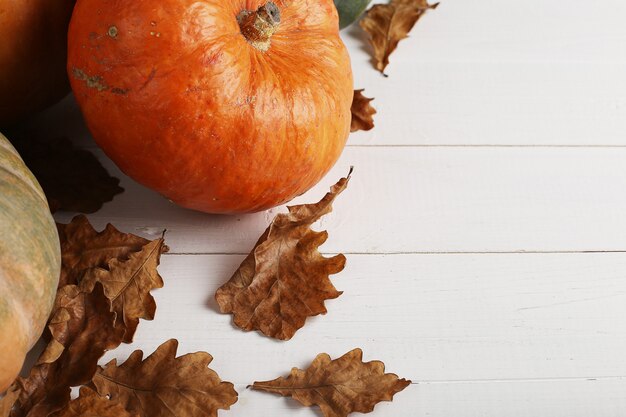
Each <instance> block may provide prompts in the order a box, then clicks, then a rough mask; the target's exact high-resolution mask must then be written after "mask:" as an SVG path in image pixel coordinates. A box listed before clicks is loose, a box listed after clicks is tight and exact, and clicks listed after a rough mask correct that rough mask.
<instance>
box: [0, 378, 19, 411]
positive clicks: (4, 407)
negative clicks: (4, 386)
mask: <svg viewBox="0 0 626 417" xmlns="http://www.w3.org/2000/svg"><path fill="white" fill-rule="evenodd" d="M19 396H20V393H19V391H18V390H17V387H16V386H15V385H13V386H11V387H10V388H9V390H8V391H7V392H6V394H5V395H4V397H2V398H0V417H9V415H10V414H11V409H12V408H13V404H15V402H16V401H17V398H18V397H19Z"/></svg>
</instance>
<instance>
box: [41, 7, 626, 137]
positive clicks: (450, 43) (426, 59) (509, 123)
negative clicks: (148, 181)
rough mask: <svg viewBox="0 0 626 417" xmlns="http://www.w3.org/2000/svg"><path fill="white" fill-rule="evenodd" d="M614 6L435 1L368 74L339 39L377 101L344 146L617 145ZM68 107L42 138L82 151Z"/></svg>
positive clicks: (624, 125)
mask: <svg viewBox="0 0 626 417" xmlns="http://www.w3.org/2000/svg"><path fill="white" fill-rule="evenodd" d="M624 15H626V4H625V3H624V2H620V1H616V0H611V1H603V2H601V3H593V4H590V3H589V2H587V1H583V0H574V1H570V2H568V3H567V4H564V3H563V2H558V1H545V2H537V3H536V4H532V6H529V5H528V4H527V3H524V2H519V1H514V0H481V1H472V2H468V1H454V0H447V1H444V2H442V4H441V5H440V7H439V8H438V9H437V10H436V11H432V12H430V13H428V14H427V16H425V17H424V18H423V19H422V20H421V21H420V22H419V23H418V24H417V26H416V27H415V29H414V31H413V32H412V33H411V37H410V38H409V39H407V40H404V41H402V42H401V43H400V46H399V47H398V50H397V51H396V52H395V53H394V54H393V55H392V56H391V64H390V66H389V69H388V73H389V78H384V77H382V76H381V75H380V74H379V73H378V72H377V71H376V70H375V69H374V68H373V67H372V65H371V64H370V59H371V57H370V53H369V46H367V44H366V41H365V37H364V34H363V33H362V31H361V30H360V29H359V28H358V26H356V25H355V26H353V27H351V28H349V29H347V30H345V31H344V32H342V33H343V38H344V40H345V42H346V44H347V46H348V48H349V51H350V54H351V56H352V61H353V68H354V73H355V87H356V88H365V90H366V95H369V96H373V97H375V98H376V100H375V101H374V105H375V107H376V108H377V109H378V111H379V113H378V115H377V116H376V128H375V129H374V130H372V131H370V132H357V133H355V134H353V135H352V136H351V138H350V140H349V145H350V146H359V145H370V146H386V145H507V146H509V145H522V146H532V145H544V146H545V145H549V146H552V145H555V146H563V145H593V146H597V145H622V146H623V145H626V77H624V76H623V74H625V73H626V54H625V53H624V52H625V51H626V30H624V25H623V21H622V17H623V16H624ZM78 114H79V113H78V111H76V109H75V107H73V102H72V100H67V101H66V102H65V103H63V104H62V105H61V106H59V107H57V108H56V109H53V110H52V111H51V112H50V114H49V115H48V116H47V117H46V116H44V119H47V121H48V125H47V127H46V130H47V131H48V132H49V134H54V135H56V134H69V135H70V136H72V137H74V138H76V139H77V140H79V141H82V143H85V144H89V143H90V141H89V140H88V139H87V138H86V130H84V129H83V128H82V127H81V125H80V123H79V122H78V121H77V116H78Z"/></svg>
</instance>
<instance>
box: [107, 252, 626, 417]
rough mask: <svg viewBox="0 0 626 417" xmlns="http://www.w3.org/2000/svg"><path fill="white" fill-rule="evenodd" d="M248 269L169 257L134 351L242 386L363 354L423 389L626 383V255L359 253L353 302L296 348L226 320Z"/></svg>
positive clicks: (305, 334)
mask: <svg viewBox="0 0 626 417" xmlns="http://www.w3.org/2000/svg"><path fill="white" fill-rule="evenodd" d="M242 259H243V256H239V255H178V256H177V255H166V256H164V257H163V262H162V266H161V267H160V271H161V275H162V276H163V277H164V280H165V287H164V289H162V290H158V291H155V293H154V294H155V298H156V301H157V306H158V312H157V317H156V319H155V320H154V321H153V322H142V323H141V325H140V326H139V331H138V333H137V337H136V343H135V345H136V346H141V347H142V348H143V349H144V350H145V351H146V352H148V351H152V350H153V349H154V348H156V346H158V345H159V344H160V343H161V342H163V341H165V340H166V339H168V338H172V337H176V338H179V339H180V341H181V348H180V349H181V351H182V352H189V351H193V350H206V351H208V352H210V353H211V354H213V355H214V356H215V363H214V366H215V369H216V370H218V371H219V372H220V373H221V374H223V376H224V377H225V378H227V379H229V380H231V381H233V382H235V383H238V384H247V383H250V382H252V380H254V379H257V380H259V379H263V378H265V379H267V378H269V377H272V376H274V375H276V376H278V375H280V374H282V373H284V372H288V371H289V369H291V367H292V366H300V367H301V366H305V365H306V364H307V362H308V361H310V360H311V359H312V358H313V357H314V356H315V355H316V354H317V353H320V352H327V353H329V354H330V355H331V356H333V357H337V356H338V355H341V354H343V353H345V352H347V351H349V350H351V349H353V348H355V347H361V348H363V350H364V352H365V357H366V358H368V359H369V360H371V359H380V360H383V361H384V362H385V363H386V364H387V368H388V370H389V371H390V372H394V373H397V374H398V375H401V376H403V377H406V378H410V379H412V380H414V381H430V382H434V381H456V380H494V379H546V378H548V379H549V378H593V377H608V376H626V362H624V361H623V360H622V359H623V352H624V351H625V350H626V321H624V320H622V319H621V317H622V316H623V306H624V299H625V298H626V280H625V279H624V272H623V271H624V270H625V269H626V254H584V255H581V254H526V255H515V254H514V255H511V254H505V255H503V254H498V255H493V254H491V255H350V256H349V257H348V263H347V267H346V269H345V270H344V271H343V272H342V273H340V274H338V275H335V276H333V277H332V281H333V283H334V284H335V286H336V287H337V288H338V289H339V290H343V291H344V294H343V295H342V296H341V297H340V298H338V299H337V300H332V301H328V302H327V308H328V311H329V313H328V314H327V315H326V316H319V317H316V318H313V319H310V322H308V324H307V326H305V328H303V329H302V330H300V332H298V333H297V334H296V336H295V337H294V338H293V339H292V340H291V341H288V342H279V341H274V340H272V339H269V338H266V337H263V336H261V335H260V334H258V333H256V332H251V333H246V332H242V331H240V330H238V329H236V328H234V327H233V326H232V325H231V316H230V315H222V314H219V313H218V312H217V305H216V303H215V301H214V298H213V295H214V293H215V290H216V289H217V288H218V287H219V286H220V285H221V284H222V283H223V282H225V281H226V280H228V278H230V276H231V275H232V273H233V272H234V271H235V269H236V268H237V266H238V265H239V263H240V262H241V261H242ZM132 349H134V346H123V347H121V348H118V350H117V351H116V353H115V354H116V355H117V356H119V357H122V358H123V357H125V356H126V355H127V354H128V353H129V352H130V351H131V350H132ZM110 356H111V355H109V357H110ZM261 358H262V359H261ZM625 411H626V410H625Z"/></svg>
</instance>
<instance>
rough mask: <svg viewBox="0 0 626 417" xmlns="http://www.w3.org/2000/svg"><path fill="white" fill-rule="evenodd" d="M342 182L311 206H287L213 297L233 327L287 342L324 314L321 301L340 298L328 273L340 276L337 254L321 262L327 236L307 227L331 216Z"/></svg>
mask: <svg viewBox="0 0 626 417" xmlns="http://www.w3.org/2000/svg"><path fill="white" fill-rule="evenodd" d="M349 180H350V175H348V177H347V178H342V179H341V180H339V182H338V183H337V184H335V185H334V186H333V187H332V188H331V190H330V192H329V193H328V194H326V196H324V198H323V199H322V200H321V201H319V202H318V203H316V204H303V205H299V206H292V207H288V209H289V213H286V214H283V213H281V214H278V215H277V216H276V217H275V218H274V220H273V221H272V223H271V224H270V226H269V227H268V228H267V230H265V233H263V235H262V236H261V237H260V239H259V240H258V242H257V243H256V245H255V247H254V249H252V252H250V254H249V255H248V257H247V258H246V259H245V260H244V261H243V263H242V264H241V265H240V266H239V269H237V271H235V274H234V275H233V276H232V277H231V279H230V280H229V281H228V282H227V283H225V284H224V285H222V286H221V287H220V288H219V289H218V290H217V292H216V293H215V299H216V300H217V303H218V305H219V307H220V311H221V312H222V313H232V314H233V319H234V323H235V325H237V326H239V327H240V328H242V329H243V330H246V331H250V330H259V331H260V332H262V333H263V334H265V335H266V336H270V337H274V338H277V339H281V340H289V339H291V338H292V337H293V335H294V334H295V333H296V331H298V329H300V328H302V327H303V326H304V323H305V321H306V318H307V317H309V316H315V315H318V314H325V313H326V307H325V306H324V301H325V300H328V299H332V298H337V297H339V296H340V295H341V292H340V291H337V290H336V289H335V287H334V286H333V284H332V283H331V282H330V279H329V277H328V276H329V274H336V273H338V272H340V271H341V270H342V269H343V268H344V266H345V262H346V258H345V256H343V255H341V254H340V255H337V256H334V257H332V258H325V257H323V256H322V255H321V254H320V253H319V251H318V247H319V246H320V245H321V244H323V243H324V242H325V241H326V239H327V238H328V233H327V232H314V231H313V230H311V228H310V226H311V225H312V224H313V223H315V222H316V221H317V220H319V219H320V218H321V217H322V216H323V215H325V214H327V213H330V212H331V211H332V203H333V201H334V200H335V198H336V197H337V196H338V195H339V194H340V193H341V192H342V191H343V190H345V189H346V187H347V186H348V181H349Z"/></svg>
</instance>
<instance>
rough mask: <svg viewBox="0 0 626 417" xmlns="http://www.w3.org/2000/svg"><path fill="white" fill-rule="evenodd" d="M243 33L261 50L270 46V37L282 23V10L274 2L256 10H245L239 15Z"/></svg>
mask: <svg viewBox="0 0 626 417" xmlns="http://www.w3.org/2000/svg"><path fill="white" fill-rule="evenodd" d="M237 22H238V23H239V27H240V28H241V34H242V35H243V36H244V37H245V38H246V40H247V41H248V42H249V43H250V44H251V45H252V46H254V47H255V48H256V49H258V50H259V51H261V52H266V51H267V50H268V49H269V48H270V38H271V37H272V35H273V34H274V32H276V29H278V25H279V24H280V10H279V9H278V6H276V4H275V3H274V2H271V1H270V2H268V3H266V4H265V5H263V6H261V7H259V8H258V9H257V10H256V11H250V10H243V11H242V12H241V13H239V15H237Z"/></svg>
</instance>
